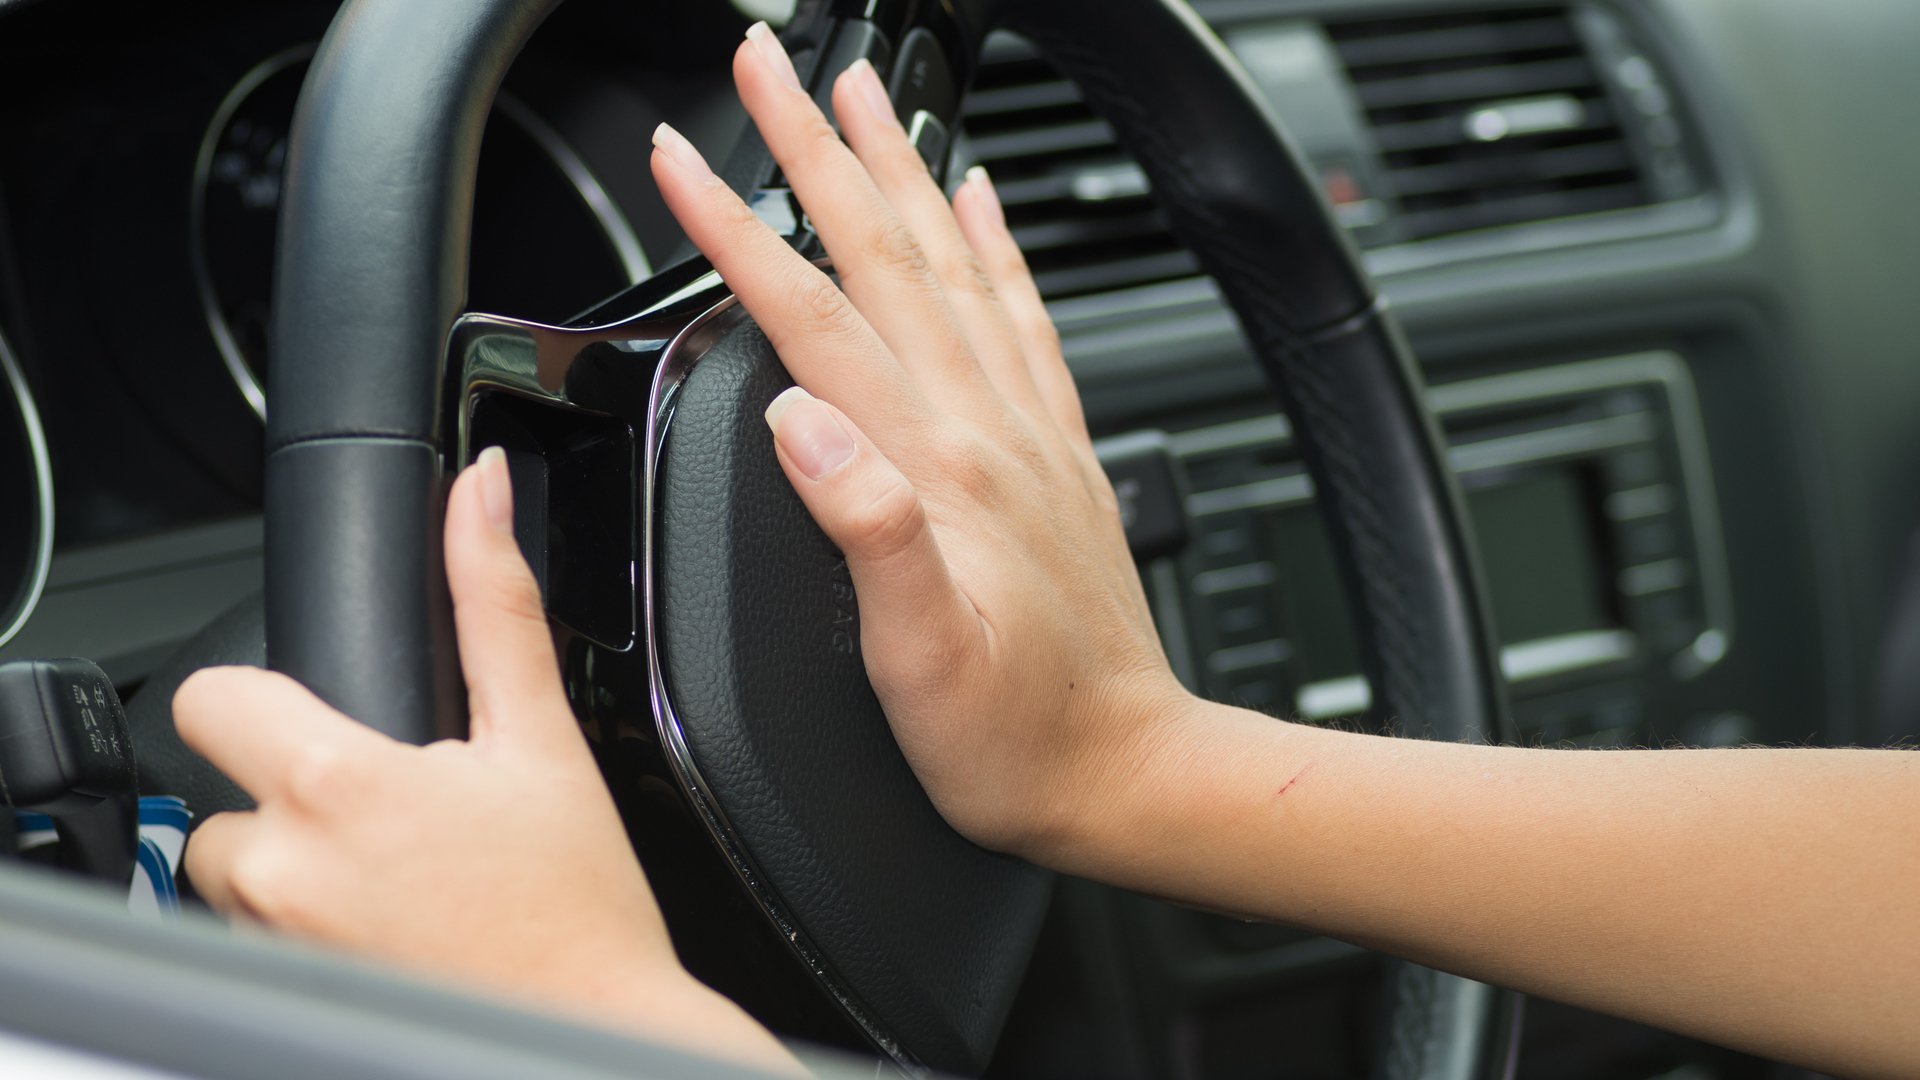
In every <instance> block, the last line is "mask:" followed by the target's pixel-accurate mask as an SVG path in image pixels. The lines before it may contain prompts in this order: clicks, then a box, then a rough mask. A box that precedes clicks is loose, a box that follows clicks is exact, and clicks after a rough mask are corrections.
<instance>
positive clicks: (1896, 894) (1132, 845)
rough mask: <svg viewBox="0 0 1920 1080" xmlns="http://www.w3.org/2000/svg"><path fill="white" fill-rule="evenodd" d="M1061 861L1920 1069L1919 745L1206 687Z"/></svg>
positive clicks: (1703, 1023) (1700, 1022)
mask: <svg viewBox="0 0 1920 1080" xmlns="http://www.w3.org/2000/svg"><path fill="white" fill-rule="evenodd" d="M1155 742H1156V745H1157V749H1156V750H1155V751H1154V752H1152V753H1150V754H1146V755H1143V756H1142V757H1141V759H1140V760H1143V761H1148V762H1151V763H1152V764H1149V765H1145V766H1143V767H1142V768H1141V769H1140V770H1139V771H1137V772H1136V774H1135V776H1134V778H1133V782H1132V783H1131V784H1129V785H1127V788H1126V790H1127V792H1128V794H1127V795H1126V797H1125V798H1122V799H1115V800H1114V801H1112V802H1111V803H1110V804H1109V805H1108V806H1106V807H1105V808H1103V810H1102V812H1101V814H1100V815H1099V820H1100V821H1101V822H1102V824H1100V825H1099V826H1098V827H1097V828H1095V829H1093V830H1091V831H1090V832H1089V834H1088V835H1087V836H1085V837H1083V838H1082V840H1081V841H1080V842H1079V843H1078V844H1077V845H1076V846H1077V848H1078V849H1079V854H1077V855H1074V854H1064V855H1063V856H1062V857H1061V858H1060V859H1058V860H1053V861H1056V862H1057V863H1060V864H1063V868H1066V869H1070V870H1073V871H1075V872H1078V873H1082V874H1086V875H1088V876H1093V877H1097V878H1101V879H1104V880H1109V881H1113V882H1115V883H1117V884H1123V885H1127V886H1130V887H1133V888H1137V889H1140V890H1142V891H1146V892H1150V893H1153V894H1156V895H1161V896H1167V897H1170V898H1174V899H1178V900H1183V901H1186V902H1190V903H1195V904H1199V905H1202V906H1206V907H1210V908H1219V909H1226V910H1231V911H1237V912H1242V913H1245V914H1247V915H1250V916H1257V917H1262V918H1268V919H1273V920H1276V921H1281V922H1287V923H1291V924H1296V925H1301V926H1306V927H1310V928H1313V929H1316V930H1319V931H1322V932H1325V933H1328V934H1331V935H1334V936H1337V937H1341V938H1344V939H1347V940H1351V941H1355V942H1359V943H1362V944H1366V945H1369V946H1371V947H1375V948H1378V949H1381V950H1383V951H1387V952H1392V953H1395V954H1397V955H1401V956H1405V957H1408V958H1410V959H1413V960H1417V961H1419V962H1422V963H1425V964H1428V965H1431V966H1435V967H1441V968H1445V969H1447V970H1451V971H1455V972H1458V973H1460V974H1464V975H1468V976H1472V977H1475V978H1479V979H1484V980H1486V981H1490V982H1495V983H1500V984H1502V985H1507V986H1512V987H1515V988H1518V989H1522V990H1525V991H1528V992H1531V993H1537V994H1540V995H1542V996H1546V997H1552V998H1556V999H1559V1000H1563V1001H1568V1002H1572V1003H1575V1004H1580V1005H1584V1006H1588V1007H1591V1008H1595V1009H1599V1010H1602V1011H1606V1012H1610V1013H1614V1014H1616V1015H1622V1016H1628V1017H1632V1018H1635V1019H1640V1020H1644V1021H1646V1022H1649V1023H1653V1024H1657V1025H1662V1026H1666V1027H1669V1028H1673V1029H1676V1030H1681V1031H1685V1032H1687V1033H1690V1034H1694V1035H1698V1036H1700V1037H1703V1038H1707V1039H1710V1040H1715V1041H1719V1042H1722V1043H1725V1044H1729V1045H1735V1046H1739V1047H1742V1048H1746V1049H1750V1050H1753V1051H1755V1052H1759V1053H1764V1054H1769V1055H1772V1056H1776V1057H1784V1058H1798V1059H1803V1060H1810V1061H1812V1062H1814V1063H1816V1064H1818V1065H1819V1066H1820V1067H1823V1068H1827V1069H1830V1070H1842V1071H1850V1072H1855V1073H1863V1074H1872V1073H1881V1074H1895V1073H1898V1074H1902V1075H1912V1074H1913V1073H1914V1072H1915V1071H1916V1070H1920V1028H1916V1027H1915V1026H1914V1025H1913V1024H1912V1023H1911V1016H1910V1008H1911V1003H1912V1000H1913V998H1914V995H1915V990H1916V987H1920V826H1916V822H1920V756H1916V755H1910V754H1906V753H1901V752H1893V751H1831V750H1780V751H1764V750H1735V751H1663V752H1657V753H1655V752H1613V753H1602V752H1575V751H1552V750H1525V749H1515V748H1504V747H1484V746H1463V745H1457V744H1441V743H1431V742H1423V741H1414V740H1397V739H1385V738H1378V737H1373V736H1365V735H1356V734H1351V733H1344V732H1334V731H1327V730H1323V729H1316V728H1309V727H1304V726H1300V725H1292V724H1284V723H1281V722H1278V721H1275V720H1272V719H1269V718H1266V717H1262V716H1259V715H1257V714H1253V713H1248V712H1244V711H1241V710H1233V709H1227V708H1225V707H1221V706H1212V705H1196V706H1195V707H1194V709H1193V712H1192V714H1191V715H1190V716H1187V717H1183V718H1182V720H1181V722H1180V723H1178V724H1177V725H1172V726H1169V727H1168V728H1166V729H1164V730H1163V731H1162V733H1161V735H1160V737H1159V738H1157V739H1156V740H1155Z"/></svg>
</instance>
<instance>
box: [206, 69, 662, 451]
mask: <svg viewBox="0 0 1920 1080" xmlns="http://www.w3.org/2000/svg"><path fill="white" fill-rule="evenodd" d="M312 54H313V49H312V48H311V47H310V46H309V47H303V48H300V49H297V50H293V51H290V52H287V53H282V54H281V55H279V56H277V57H274V58H273V59H271V60H269V61H267V62H266V63H264V64H262V65H260V66H259V67H258V68H256V69H255V70H254V71H253V72H251V73H250V74H248V75H247V77H246V78H245V79H243V80H241V82H240V84H239V85H238V86H236V87H234V89H233V91H232V92H231V93H229V94H228V95H227V99H226V100H225V101H224V102H223V103H222V104H221V106H220V109H219V111H218V112H217V113H216V114H215V116H214V118H213V122H212V124H211V125H210V126H209V127H208V130H207V134H206V136H205V138H204V139H203V141H202V143H201V147H200V156H199V161H198V164H197V167H196V169H195V175H194V185H193V199H194V204H193V231H194V236H193V240H194V269H195V273H196V276H197V278H198V280H197V284H198V286H199V289H200V297H201V303H202V305H203V307H204V308H205V311H206V316H207V326H208V330H209V331H210V332H211V333H212V335H213V339H214V342H215V344H216V345H217V346H218V347H219V350H220V354H221V358H222V359H223V360H224V361H225V363H226V365H227V369H228V372H229V373H230V374H231V375H232V376H233V381H234V384H235V386H236V387H238V388H239V391H240V393H241V394H243V395H245V397H246V399H247V401H248V403H249V404H250V405H252V406H253V409H254V411H255V412H256V413H258V414H260V415H261V416H263V417H264V416H265V415H266V393H265V386H266V371H267V362H268V351H269V345H268V327H269V325H270V321H271V312H272V300H273V286H272V282H273V270H274V247H275V239H276V230H277V227H278V221H279V214H280V181H281V175H282V173H283V172H284V170H285V167H286V159H287V145H288V132H289V130H290V128H291V126H292V120H293V111H294V105H295V102H296V101H297V100H298V98H299V95H300V84H301V81H302V80H303V79H304V78H305V76H306V71H307V63H308V61H309V60H310V59H311V57H312ZM471 251H472V256H471V260H470V273H469V290H468V296H469V301H468V307H469V308H470V309H472V310H476V311H489V312H495V313H499V314H504V315H511V316H515V317H518V318H524V319H533V320H536V321H541V322H558V321H562V320H565V319H566V318H568V317H569V316H571V315H573V314H575V313H577V312H579V311H582V310H585V309H586V308H588V307H590V306H592V305H593V304H594V303H595V302H597V301H599V300H601V299H603V298H605V297H606V296H608V295H610V294H611V293H613V292H615V291H617V290H619V289H621V288H623V287H624V286H626V285H629V284H632V283H633V282H635V281H639V280H641V279H643V278H645V277H646V276H647V275H648V274H649V269H648V266H647V260H646V256H645V254H644V253H643V252H642V251H641V249H640V244H639V241H638V240H637V239H636V238H635V236H634V232H633V229H632V227H631V226H630V225H629V224H628V223H627V221H626V219H625V217H624V216H623V215H622V214H621V212H620V211H619V209H618V208H617V207H615V206H614V204H613V202H612V200H611V199H610V198H609V197H608V196H607V193H606V191H605V190H604V189H603V188H602V187H601V185H600V183H599V181H598V180H597V179H595V177H594V175H593V173H592V171H591V170H590V169H588V168H587V166H586V164H585V163H584V162H583V161H581V159H580V157H579V155H577V154H576V153H574V151H573V150H572V148H571V147H569V146H568V145H567V143H566V142H565V140H563V139H562V138H561V137H560V136H559V134H558V133H557V132H555V131H554V130H553V128H552V127H551V126H549V125H548V124H547V123H546V122H545V121H544V120H543V119H541V118H540V116H539V115H538V114H536V113H535V112H534V111H533V110H532V109H530V108H528V107H527V106H526V105H524V104H522V103H521V102H519V101H517V100H515V99H513V98H512V97H510V96H508V95H504V94H503V95H502V96H501V98H500V101H499V103H498V104H497V105H496V107H495V109H494V113H493V117H492V120H491V121H490V122H489V123H488V125H487V131H486V136H485V138H484V141H483V142H482V152H481V157H480V173H479V180H478V185H477V187H476V189H475V196H474V221H473V243H472V247H471Z"/></svg>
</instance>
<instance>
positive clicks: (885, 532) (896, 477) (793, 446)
mask: <svg viewBox="0 0 1920 1080" xmlns="http://www.w3.org/2000/svg"><path fill="white" fill-rule="evenodd" d="M767 426H768V427H771V428H772V429H773V439H774V447H775V450H776V452H777V453H778V454H779V457H780V465H781V467H782V468H783V469H785V470H786V473H787V479H788V480H790V481H792V483H793V487H794V490H795V491H797V492H798V493H799V495H800V500H801V501H802V502H804V503H806V505H807V510H808V511H809V512H811V513H812V514H813V519H814V521H815V522H817V523H818V524H819V526H820V528H821V530H822V531H823V532H825V533H826V534H827V537H828V538H829V539H831V540H832V541H833V542H834V545H835V546H836V547H838V548H839V549H840V551H841V553H842V554H844V555H845V556H846V558H847V568H848V569H849V570H851V571H852V572H853V581H854V586H855V587H856V588H857V589H858V590H859V606H860V623H861V625H862V626H863V627H868V628H873V629H875V630H876V631H878V633H877V635H876V636H875V637H871V638H868V639H867V640H866V641H865V642H863V646H865V647H864V648H863V652H864V653H865V655H866V657H867V660H868V662H869V663H870V664H871V663H873V662H874V660H875V659H876V652H877V650H876V649H875V648H873V647H872V646H873V643H874V641H876V640H881V641H885V642H887V643H888V647H889V648H896V647H901V648H904V647H909V646H917V647H918V651H919V652H920V653H922V654H923V655H924V654H932V655H941V656H947V657H950V656H952V655H953V654H954V653H956V652H959V651H964V649H965V648H966V647H967V646H968V645H970V644H971V643H972V639H973V637H974V636H975V635H976V634H977V633H978V629H979V627H978V620H977V618H976V617H975V616H974V611H973V605H972V604H970V603H968V602H967V600H966V598H965V597H964V596H962V595H961V593H960V590H959V587H958V586H956V585H955V584H954V581H953V577H952V575H951V574H950V573H949V572H948V568H947V563H946V559H945V557H944V556H943V555H942V554H941V552H940V546H939V542H938V539H937V538H936V537H935V536H934V533H933V529H932V527H931V526H930V525H929V524H928V521H927V512H926V507H925V506H923V505H922V504H921V501H920V495H919V493H918V492H917V491H915V490H914V488H913V484H912V483H911V482H910V481H908V479H907V478H906V477H905V476H904V475H902V474H901V472H900V470H899V469H897V468H895V467H894V464H893V463H892V462H891V461H888V460H887V458H886V456H885V455H883V454H882V453H880V451H879V449H878V448H876V447H875V446H874V445H873V443H872V442H870V441H869V440H868V439H867V437H866V436H865V435H864V434H862V433H861V431H860V429H859V428H857V427H855V426H854V424H853V421H851V420H849V419H847V416H846V414H845V413H842V412H841V411H840V410H839V409H836V408H834V407H833V406H831V405H828V404H827V403H826V402H823V401H820V400H819V399H817V398H815V397H813V396H812V395H811V394H809V393H807V392H806V391H805V390H803V389H801V388H800V387H797V386H796V387H793V388H792V389H789V390H787V391H786V392H785V393H783V394H781V395H780V396H779V397H777V398H775V399H773V404H771V405H769V406H767Z"/></svg>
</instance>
